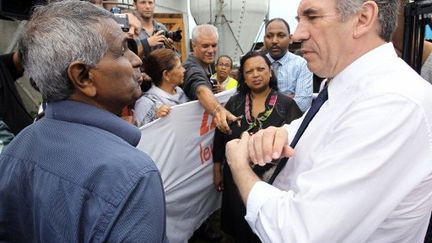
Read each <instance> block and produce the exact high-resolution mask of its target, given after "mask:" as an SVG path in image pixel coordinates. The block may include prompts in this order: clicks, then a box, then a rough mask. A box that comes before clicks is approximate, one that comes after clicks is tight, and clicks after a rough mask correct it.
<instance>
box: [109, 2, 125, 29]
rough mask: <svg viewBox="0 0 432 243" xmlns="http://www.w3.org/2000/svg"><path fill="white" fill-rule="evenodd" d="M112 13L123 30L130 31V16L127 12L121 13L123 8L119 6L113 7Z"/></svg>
mask: <svg viewBox="0 0 432 243" xmlns="http://www.w3.org/2000/svg"><path fill="white" fill-rule="evenodd" d="M111 13H113V15H114V19H115V21H116V22H117V23H118V24H119V25H120V28H121V29H122V30H123V32H128V31H129V18H128V16H127V15H126V14H122V13H121V9H120V8H119V7H113V8H111Z"/></svg>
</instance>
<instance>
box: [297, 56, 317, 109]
mask: <svg viewBox="0 0 432 243" xmlns="http://www.w3.org/2000/svg"><path fill="white" fill-rule="evenodd" d="M312 84H313V74H312V73H311V72H310V71H309V69H308V68H307V65H306V61H304V62H302V63H301V65H300V69H299V71H298V75H297V80H296V87H295V95H294V100H295V101H296V103H297V105H298V106H299V108H300V110H301V111H302V112H305V111H306V110H307V109H309V107H310V106H311V104H312V93H313V86H312Z"/></svg>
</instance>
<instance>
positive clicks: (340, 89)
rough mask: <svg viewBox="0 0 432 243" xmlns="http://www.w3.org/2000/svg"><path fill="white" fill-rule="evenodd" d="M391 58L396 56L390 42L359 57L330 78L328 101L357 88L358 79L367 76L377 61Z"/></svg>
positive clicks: (380, 61)
mask: <svg viewBox="0 0 432 243" xmlns="http://www.w3.org/2000/svg"><path fill="white" fill-rule="evenodd" d="M392 58H397V54H396V52H395V50H394V47H393V44H392V43H386V44H383V45H380V46H378V47H376V48H375V49H373V50H371V51H369V52H367V53H366V54H364V55H363V56H361V57H359V58H358V59H357V60H355V61H354V62H353V63H351V64H350V65H348V66H347V67H346V68H345V69H344V70H342V71H341V72H340V73H338V74H337V75H336V76H335V77H334V78H333V79H332V80H331V82H330V83H329V87H328V92H329V102H330V103H331V101H332V100H333V99H337V98H338V97H342V96H344V95H345V94H347V90H348V89H350V90H354V89H357V88H358V87H359V85H360V82H361V80H360V79H363V78H364V77H365V76H368V73H370V71H371V70H372V69H375V68H376V67H377V66H378V65H379V63H382V62H383V61H385V60H388V59H392Z"/></svg>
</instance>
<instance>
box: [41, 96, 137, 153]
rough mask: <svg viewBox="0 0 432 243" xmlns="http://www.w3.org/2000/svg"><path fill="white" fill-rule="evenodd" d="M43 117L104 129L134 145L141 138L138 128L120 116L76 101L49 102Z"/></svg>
mask: <svg viewBox="0 0 432 243" xmlns="http://www.w3.org/2000/svg"><path fill="white" fill-rule="evenodd" d="M45 117H46V118H51V119H56V120H61V121H67V122H73V123H79V124H83V125H87V126H93V127H97V128H100V129H102V130H106V131H108V132H110V133H112V134H114V135H116V136H118V137H120V138H122V139H123V140H125V141H126V142H128V143H129V144H130V145H132V146H134V147H135V146H137V145H138V142H139V141H140V138H141V132H140V130H139V129H138V128H137V127H135V126H133V125H132V124H129V123H127V122H126V121H124V120H123V119H121V118H120V117H118V116H116V115H114V114H113V113H111V112H108V111H106V110H102V109H99V108H97V107H95V106H92V105H88V104H85V103H81V102H77V101H72V100H64V101H56V102H50V103H48V105H47V108H46V111H45Z"/></svg>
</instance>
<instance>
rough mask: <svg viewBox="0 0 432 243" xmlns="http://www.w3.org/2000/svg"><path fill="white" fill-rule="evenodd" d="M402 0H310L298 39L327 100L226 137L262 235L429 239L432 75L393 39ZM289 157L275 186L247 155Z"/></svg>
mask: <svg viewBox="0 0 432 243" xmlns="http://www.w3.org/2000/svg"><path fill="white" fill-rule="evenodd" d="M398 2H399V1H398V0H380V1H372V0H302V1H301V2H300V5H299V9H298V20H299V24H298V27H297V30H296V32H295V33H294V38H295V39H296V40H298V41H300V42H301V43H302V47H301V49H302V52H303V56H304V58H305V59H306V60H307V62H308V67H309V69H310V70H311V71H312V72H314V73H316V74H318V75H319V76H321V77H327V78H329V80H331V81H330V82H329V84H328V89H327V90H328V100H327V101H326V102H325V103H324V104H323V105H322V106H321V109H320V110H319V111H318V113H317V114H316V115H315V117H314V118H313V119H312V121H311V122H310V123H309V126H308V127H307V128H306V130H305V131H304V133H303V135H302V137H301V138H300V140H299V141H298V143H297V145H296V146H295V151H294V150H293V149H292V148H290V147H289V146H288V144H289V142H290V141H292V140H293V137H294V136H295V134H296V132H297V130H298V128H299V126H300V124H301V123H302V121H303V119H304V117H305V116H303V117H302V118H300V119H298V120H296V121H293V122H292V123H291V124H290V125H285V126H284V127H280V128H275V127H272V128H268V129H265V130H262V131H260V132H259V133H257V134H255V135H254V136H252V137H250V136H249V135H248V134H244V135H243V136H242V139H241V140H233V141H232V142H230V143H229V144H228V145H227V159H228V163H229V164H230V168H231V171H232V173H233V177H234V180H235V182H236V184H237V186H238V189H239V192H240V194H241V196H242V199H243V200H244V202H245V204H246V207H247V213H246V219H247V221H248V222H249V224H250V226H251V228H252V229H253V230H254V232H256V234H257V235H258V236H259V237H260V239H261V240H262V241H263V242H284V243H287V242H349V243H351V242H407V243H408V242H409V243H411V242H423V239H424V235H425V233H426V229H427V226H428V222H429V218H430V212H431V208H432V86H431V85H430V84H429V83H427V82H426V81H425V80H424V79H423V78H421V77H420V76H419V75H418V74H416V73H415V72H414V71H413V70H412V69H411V68H410V67H408V66H407V65H406V64H405V63H404V61H403V60H402V59H400V58H398V57H397V55H396V53H395V51H394V48H393V45H392V44H391V43H389V42H390V40H391V35H392V32H393V31H394V29H395V25H396V19H397V9H398ZM287 156H289V157H290V158H289V160H288V162H287V164H286V166H285V167H284V168H283V169H282V171H281V173H280V174H279V175H278V176H277V177H276V180H275V182H274V183H273V186H272V185H269V184H267V183H264V182H262V181H260V180H259V179H258V178H257V177H256V176H255V174H254V173H253V172H252V170H251V169H250V165H249V162H250V161H252V162H253V163H255V164H260V165H263V164H265V163H268V162H270V161H271V160H272V159H278V158H280V157H287Z"/></svg>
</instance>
